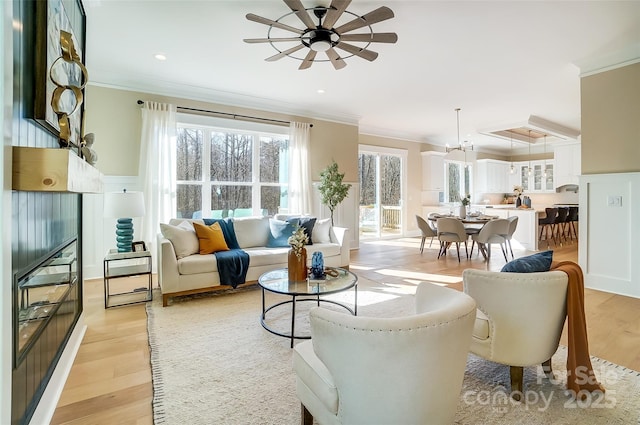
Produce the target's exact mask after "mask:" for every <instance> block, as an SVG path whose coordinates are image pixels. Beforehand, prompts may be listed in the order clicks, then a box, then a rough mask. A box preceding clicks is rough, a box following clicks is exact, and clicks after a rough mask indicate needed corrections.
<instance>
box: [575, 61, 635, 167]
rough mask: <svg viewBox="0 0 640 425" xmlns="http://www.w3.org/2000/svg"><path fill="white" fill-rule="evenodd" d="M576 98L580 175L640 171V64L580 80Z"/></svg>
mask: <svg viewBox="0 0 640 425" xmlns="http://www.w3.org/2000/svg"><path fill="white" fill-rule="evenodd" d="M580 96H581V108H582V161H581V162H582V174H602V173H624V172H634V171H640V161H638V159H639V158H640V119H639V117H640V63H635V64H632V65H628V66H624V67H621V68H617V69H613V70H610V71H606V72H601V73H599V74H594V75H590V76H586V77H583V78H582V79H581V81H580ZM603 146H606V149H603Z"/></svg>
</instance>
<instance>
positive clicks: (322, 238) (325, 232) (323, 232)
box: [311, 218, 331, 243]
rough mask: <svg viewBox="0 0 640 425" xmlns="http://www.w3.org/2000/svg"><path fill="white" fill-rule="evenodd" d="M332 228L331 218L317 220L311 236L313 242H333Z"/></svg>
mask: <svg viewBox="0 0 640 425" xmlns="http://www.w3.org/2000/svg"><path fill="white" fill-rule="evenodd" d="M330 230H331V219H330V218H325V219H322V220H316V224H315V226H313V234H312V236H311V239H312V240H313V243H331V236H330V235H329V231H330Z"/></svg>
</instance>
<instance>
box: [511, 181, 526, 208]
mask: <svg viewBox="0 0 640 425" xmlns="http://www.w3.org/2000/svg"><path fill="white" fill-rule="evenodd" d="M513 193H514V194H515V195H516V208H518V207H519V206H521V205H522V199H521V198H520V195H522V194H523V193H524V188H523V187H522V186H519V185H515V186H513Z"/></svg>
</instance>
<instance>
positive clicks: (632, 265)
mask: <svg viewBox="0 0 640 425" xmlns="http://www.w3.org/2000/svg"><path fill="white" fill-rule="evenodd" d="M639 217H640V173H619V174H592V175H583V176H580V212H579V236H578V239H579V251H578V256H579V263H580V267H582V270H583V273H584V277H585V286H586V287H587V288H593V289H598V290H601V291H606V292H612V293H616V294H621V295H627V296H631V297H636V298H640V261H638V259H639V258H640V220H638V218H639Z"/></svg>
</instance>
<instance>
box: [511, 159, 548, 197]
mask: <svg viewBox="0 0 640 425" xmlns="http://www.w3.org/2000/svg"><path fill="white" fill-rule="evenodd" d="M553 165H554V164H553V161H548V160H547V161H544V160H542V161H531V173H529V162H521V163H519V164H518V168H517V170H518V171H519V172H518V175H519V177H520V185H521V186H522V188H523V189H524V191H525V193H527V192H529V193H531V192H534V193H535V192H549V191H555V186H554V184H553V169H554V166H553Z"/></svg>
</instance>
